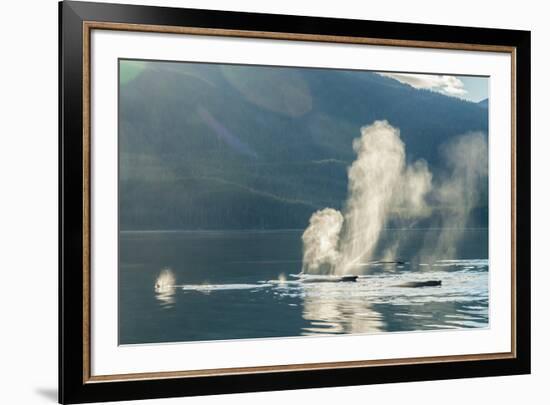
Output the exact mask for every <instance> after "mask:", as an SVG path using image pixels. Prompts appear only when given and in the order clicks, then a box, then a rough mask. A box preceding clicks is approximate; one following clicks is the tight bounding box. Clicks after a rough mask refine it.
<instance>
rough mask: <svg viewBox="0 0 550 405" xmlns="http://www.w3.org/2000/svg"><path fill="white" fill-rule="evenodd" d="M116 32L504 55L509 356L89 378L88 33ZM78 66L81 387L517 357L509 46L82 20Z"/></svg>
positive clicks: (514, 83) (513, 128) (513, 73)
mask: <svg viewBox="0 0 550 405" xmlns="http://www.w3.org/2000/svg"><path fill="white" fill-rule="evenodd" d="M92 29H99V30H116V31H134V32H150V33H171V34H187V35H205V36H226V37H238V38H260V39H277V40H291V41H310V42H328V43H348V44H363V45H377V46H395V47H409V48H431V49H447V50H465V51H480V52H499V53H509V54H510V56H511V76H512V77H511V86H512V88H511V99H512V100H511V142H512V145H511V146H512V164H511V170H512V186H511V194H512V195H511V198H512V210H511V211H512V212H511V216H512V233H511V245H512V246H511V248H512V249H511V250H512V257H511V260H512V269H511V273H512V274H511V276H512V284H511V290H512V291H511V293H512V297H511V325H512V330H511V352H503V353H486V354H469V355H451V356H432V357H410V358H401V359H379V360H358V361H347V362H327V363H306V364H290V365H276V366H254V367H235V368H223V369H205V370H187V371H170V372H146V373H131V374H113V375H96V376H92V374H91V341H90V334H91V304H90V294H91V271H90V270H91V227H90V224H91V221H90V208H91V205H90V204H91V200H90V188H91V172H90V168H91V87H90V86H91V67H90V62H91V57H90V52H91V30H92ZM82 38H83V42H82V44H83V49H82V53H83V54H82V61H83V71H82V74H83V81H82V91H83V93H82V94H83V102H82V108H83V111H82V112H83V139H82V140H83V144H82V145H83V148H82V151H83V152H82V153H83V156H82V158H83V173H82V175H83V190H82V191H83V231H82V233H83V234H82V237H83V238H82V240H83V246H82V247H83V263H82V265H83V281H84V282H83V370H82V375H83V383H84V384H96V383H105V382H116V381H140V380H160V379H174V378H196V377H207V376H225V375H237V374H241V375H242V374H260V373H273V372H289V371H290V372H298V371H313V370H327V369H344V368H361V367H374V366H398V365H411V364H433V363H440V362H441V363H449V362H461V361H478V360H502V359H515V358H517V313H516V312H517V298H516V294H517V289H516V283H517V274H516V273H517V269H516V247H517V245H516V227H517V224H516V174H517V170H516V154H517V151H516V143H517V128H516V126H517V121H516V115H517V106H516V97H517V89H516V86H517V77H516V73H517V71H516V53H517V48H516V47H515V46H503V45H483V44H467V43H453V42H437V41H415V40H397V39H384V38H368V37H349V36H336V35H316V34H299V33H281V32H268V31H245V30H231V29H218V28H198V27H185V26H164V25H149V24H129V23H113V22H98V21H83V23H82Z"/></svg>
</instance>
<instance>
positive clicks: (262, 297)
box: [119, 229, 489, 344]
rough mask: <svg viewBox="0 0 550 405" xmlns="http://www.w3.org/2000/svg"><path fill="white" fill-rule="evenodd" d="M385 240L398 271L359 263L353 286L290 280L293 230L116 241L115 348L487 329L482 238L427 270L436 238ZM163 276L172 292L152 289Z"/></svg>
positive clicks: (135, 236)
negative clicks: (392, 243) (395, 252)
mask: <svg viewBox="0 0 550 405" xmlns="http://www.w3.org/2000/svg"><path fill="white" fill-rule="evenodd" d="M395 232H400V235H401V236H403V235H405V236H406V237H401V239H402V240H406V241H407V243H406V244H404V250H403V251H401V252H400V253H399V254H400V256H399V257H396V258H395V259H396V260H398V263H384V262H381V261H377V260H375V259H373V260H371V261H369V262H365V263H362V264H361V268H360V269H359V270H360V273H361V275H360V276H359V277H358V279H357V281H356V282H327V281H331V280H327V278H326V277H324V278H323V277H316V278H307V277H306V278H304V277H300V276H299V275H298V274H299V273H300V271H301V266H302V263H301V254H302V244H301V239H300V237H301V234H302V231H298V230H296V231H295V230H285V231H159V232H156V231H144V232H121V233H120V246H119V248H120V250H119V255H120V256H119V259H120V263H119V343H120V344H140V343H160V342H185V341H205V340H227V339H244V338H268V337H290V336H305V335H330V334H342V333H361V334H363V333H383V332H409V331H422V330H446V329H457V328H486V327H488V325H489V317H488V307H489V296H488V271H489V263H488V259H487V258H488V253H487V251H488V247H487V241H488V234H487V229H464V230H456V232H460V235H462V238H461V243H460V244H458V245H457V251H456V254H455V257H454V258H444V257H438V258H432V259H430V260H422V259H419V258H418V253H419V252H420V251H421V250H422V249H426V246H427V248H428V249H429V245H430V243H431V242H433V241H434V240H436V239H437V235H438V234H439V232H440V231H439V230H437V229H409V230H392V229H388V230H385V232H384V235H383V237H382V240H384V238H391V237H392V235H395ZM457 258H458V259H457ZM163 269H170V271H171V273H172V274H173V275H174V277H175V280H174V282H173V286H172V285H171V286H170V287H168V288H162V289H155V283H156V280H157V277H158V276H159V273H160V272H161V271H162V270H163ZM429 280H439V281H441V285H440V286H428V287H417V288H413V287H409V286H407V285H410V284H407V283H411V282H424V281H429ZM171 284H172V283H171Z"/></svg>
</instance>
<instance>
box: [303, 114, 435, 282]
mask: <svg viewBox="0 0 550 405" xmlns="http://www.w3.org/2000/svg"><path fill="white" fill-rule="evenodd" d="M353 149H354V151H355V153H356V154H357V158H356V160H355V161H354V162H353V164H352V165H351V166H350V167H349V169H348V199H347V201H346V204H345V207H344V210H343V214H342V213H340V212H339V211H337V210H334V209H331V208H325V209H323V210H320V211H317V212H316V213H314V214H313V215H312V217H311V219H310V224H309V227H308V228H307V229H306V231H305V232H304V234H303V236H302V241H303V249H304V256H303V267H302V272H303V273H330V274H350V273H356V272H357V265H358V264H359V263H360V262H361V261H368V260H369V259H370V258H371V256H372V254H373V252H374V250H375V248H376V246H377V243H378V240H379V237H380V233H381V231H382V229H383V227H384V225H385V224H386V223H387V221H388V220H389V219H390V218H391V217H404V218H419V217H422V216H426V215H428V214H429V208H428V205H427V204H426V202H425V196H426V194H427V193H428V192H429V191H430V190H431V182H432V175H431V173H430V171H429V170H428V166H427V164H426V163H425V162H424V161H417V162H414V163H413V164H411V165H407V164H406V160H405V145H404V144H403V142H402V140H401V138H400V134H399V130H398V129H396V128H394V127H392V126H391V125H390V124H389V123H388V122H387V121H375V122H374V123H373V124H372V125H369V126H366V127H363V128H361V136H360V137H359V138H357V139H355V140H354V141H353Z"/></svg>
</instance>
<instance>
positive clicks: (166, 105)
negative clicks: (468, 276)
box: [119, 61, 488, 230]
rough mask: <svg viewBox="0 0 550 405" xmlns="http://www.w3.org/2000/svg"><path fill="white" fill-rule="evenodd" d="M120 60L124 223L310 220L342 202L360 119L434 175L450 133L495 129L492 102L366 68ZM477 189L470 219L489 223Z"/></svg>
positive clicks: (227, 224) (235, 224)
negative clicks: (383, 123) (379, 126)
mask: <svg viewBox="0 0 550 405" xmlns="http://www.w3.org/2000/svg"><path fill="white" fill-rule="evenodd" d="M120 64H121V65H120V88H119V215H120V228H121V229H122V230H137V229H282V228H305V227H306V226H307V223H308V220H309V217H310V216H311V214H312V213H313V212H314V211H315V210H317V209H320V208H324V207H333V208H337V209H340V208H342V205H343V203H344V201H345V198H346V192H347V167H348V166H349V165H350V164H351V162H352V161H353V159H354V152H353V149H352V141H353V139H354V138H356V137H358V136H359V135H360V128H361V127H362V126H364V125H368V124H370V123H372V122H373V121H375V120H381V119H385V120H388V121H389V122H390V123H391V124H392V125H393V126H395V127H398V128H399V129H400V130H401V138H402V139H403V141H404V142H405V145H406V150H407V159H408V160H409V161H413V160H417V159H419V158H423V159H425V160H427V161H428V163H429V165H430V170H431V171H432V173H434V178H437V177H438V176H440V175H441V176H442V175H444V174H445V170H446V166H445V162H444V160H443V155H442V153H441V152H442V151H441V149H442V145H443V144H445V143H446V142H448V141H449V140H450V139H452V138H453V137H455V136H458V135H461V134H464V133H466V132H469V131H482V132H484V133H487V130H488V112H487V103H486V101H485V102H481V103H479V104H476V103H472V102H469V101H464V100H461V99H458V98H453V97H448V96H445V95H442V94H439V93H436V92H432V91H429V90H419V89H415V88H413V87H411V86H409V85H406V84H402V83H400V82H398V81H396V80H394V79H391V78H388V77H382V76H380V75H377V74H375V73H371V72H363V71H342V70H332V69H310V68H270V67H256V66H236V65H215V64H200V63H168V62H131V61H121V62H120ZM482 195H483V198H482V200H481V201H480V203H479V206H478V207H476V209H475V210H474V215H473V217H472V220H471V224H470V225H472V226H486V225H487V192H486V190H484V192H483V193H482ZM437 215H438V214H437V210H436V212H435V213H434V217H437ZM432 220H434V218H431V219H427V220H425V221H432Z"/></svg>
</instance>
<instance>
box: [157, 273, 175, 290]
mask: <svg viewBox="0 0 550 405" xmlns="http://www.w3.org/2000/svg"><path fill="white" fill-rule="evenodd" d="M175 286H176V276H175V275H174V273H173V272H172V270H170V269H162V270H161V271H160V273H159V275H158V277H157V280H156V281H155V290H156V291H157V292H163V291H167V290H170V289H173V288H175Z"/></svg>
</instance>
